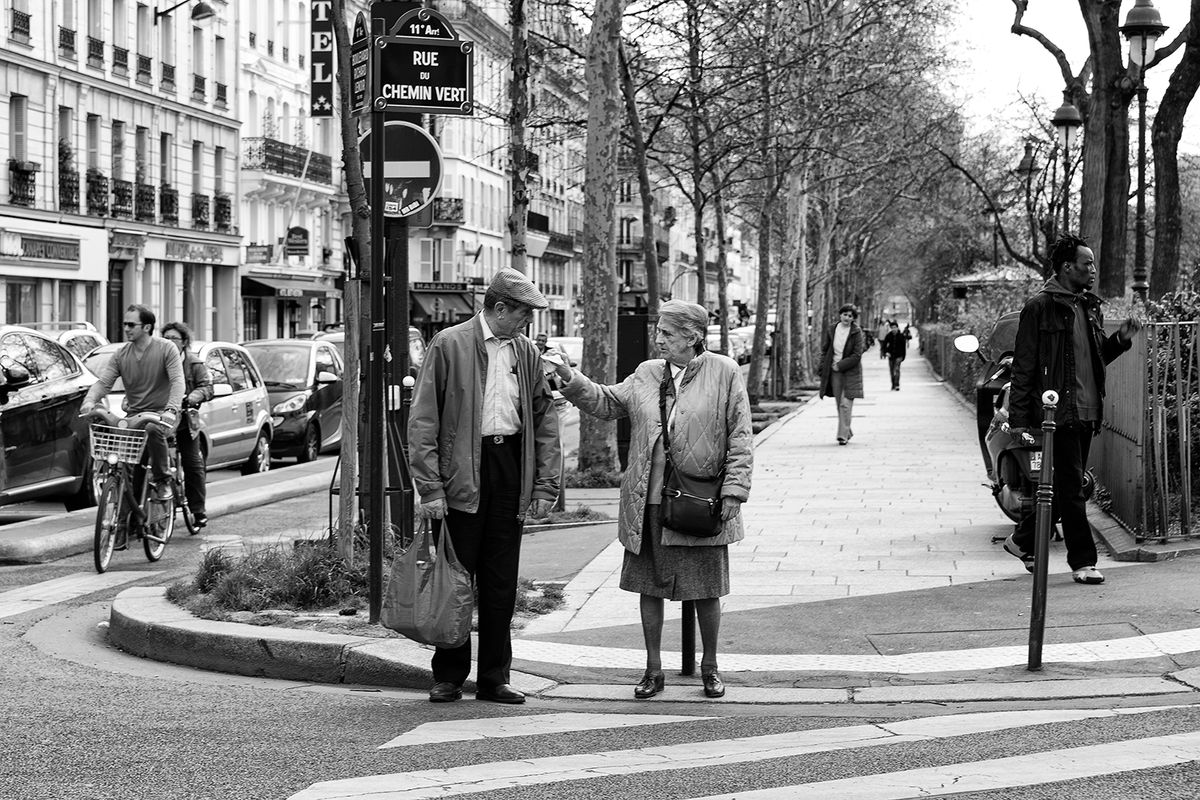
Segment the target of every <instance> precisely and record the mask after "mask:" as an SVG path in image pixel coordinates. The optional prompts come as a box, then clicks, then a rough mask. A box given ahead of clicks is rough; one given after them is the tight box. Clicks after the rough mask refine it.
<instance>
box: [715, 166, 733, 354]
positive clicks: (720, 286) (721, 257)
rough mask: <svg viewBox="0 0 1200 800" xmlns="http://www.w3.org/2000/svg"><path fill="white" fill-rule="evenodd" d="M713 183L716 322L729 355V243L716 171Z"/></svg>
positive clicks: (723, 204)
mask: <svg viewBox="0 0 1200 800" xmlns="http://www.w3.org/2000/svg"><path fill="white" fill-rule="evenodd" d="M713 184H714V185H715V188H714V189H713V210H714V211H716V217H717V219H716V223H717V322H718V323H720V325H721V352H722V353H724V354H725V355H729V245H728V244H727V243H726V241H725V201H724V199H723V198H722V197H721V179H720V177H719V176H718V173H717V172H716V171H714V172H713Z"/></svg>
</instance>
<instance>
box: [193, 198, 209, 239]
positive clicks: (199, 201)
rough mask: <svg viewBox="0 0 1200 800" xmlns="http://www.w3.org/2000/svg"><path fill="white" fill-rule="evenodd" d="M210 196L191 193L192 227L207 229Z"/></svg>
mask: <svg viewBox="0 0 1200 800" xmlns="http://www.w3.org/2000/svg"><path fill="white" fill-rule="evenodd" d="M210 200H211V198H209V196H208V195H206V194H197V193H195V192H193V193H192V227H193V228H196V229H197V230H203V231H206V230H208V224H209V219H210V217H209V203H210Z"/></svg>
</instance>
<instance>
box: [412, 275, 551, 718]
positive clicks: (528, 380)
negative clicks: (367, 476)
mask: <svg viewBox="0 0 1200 800" xmlns="http://www.w3.org/2000/svg"><path fill="white" fill-rule="evenodd" d="M547 305H548V303H547V302H546V298H545V297H544V296H543V295H542V293H541V292H539V291H538V289H537V287H536V286H534V285H533V283H532V282H531V281H530V280H529V278H527V277H525V276H524V275H522V274H521V273H520V272H517V271H516V270H514V269H501V270H499V271H498V272H497V273H496V276H495V277H494V278H492V282H491V285H490V286H489V287H488V290H487V293H486V294H485V295H484V297H483V311H482V312H481V313H479V314H477V315H475V316H474V317H472V318H470V319H469V320H467V321H466V322H461V323H459V324H458V325H455V326H453V327H451V328H447V329H446V330H443V331H440V332H439V333H438V334H437V335H436V336H434V337H433V341H431V342H430V343H429V350H428V352H426V354H425V360H424V361H423V362H422V364H421V371H420V373H419V374H418V376H417V386H416V390H415V391H414V393H413V401H412V411H411V413H410V414H409V420H408V436H409V463H410V464H411V465H412V474H413V482H414V483H415V484H416V489H417V494H418V495H419V499H420V504H419V506H418V508H417V514H418V515H419V516H420V517H422V518H425V519H433V520H440V519H442V518H443V517H445V518H446V520H447V522H448V523H449V524H448V526H447V527H448V528H449V533H450V540H451V541H452V542H453V544H454V552H455V554H456V555H457V556H458V559H459V561H461V562H462V564H463V566H464V567H466V568H467V571H468V572H470V573H471V575H472V577H473V578H474V579H475V588H476V592H477V596H478V610H479V656H478V669H477V673H476V676H475V685H476V691H475V697H476V699H479V700H490V701H491V702H494V703H524V702H525V695H524V693H523V692H521V691H519V690H517V689H514V688H513V687H512V686H511V685H510V684H509V669H510V667H511V666H512V634H511V630H510V628H511V625H512V616H513V609H514V606H515V604H516V599H517V569H518V566H519V563H520V557H521V534H522V528H523V526H524V521H525V516H526V514H527V513H529V514H532V515H533V516H534V517H544V516H546V515H547V514H548V513H549V511H550V506H551V505H552V504H553V503H554V500H555V499H556V498H557V497H558V488H559V486H558V481H559V477H558V476H559V474H560V466H561V465H560V462H561V461H562V450H561V446H560V443H559V438H558V412H557V410H556V409H555V408H554V398H553V397H552V396H551V394H550V387H549V386H548V385H547V384H546V379H545V377H544V376H543V374H542V365H541V357H540V354H539V352H538V349H537V347H535V346H534V344H533V342H531V341H530V340H529V338H528V337H527V336H525V335H524V333H523V331H524V330H525V328H526V327H528V326H529V322H530V320H531V319H532V318H533V309H535V308H546V307H547ZM439 527H440V526H439ZM441 533H442V534H445V533H446V528H442V529H441ZM432 671H433V680H434V684H433V688H432V689H430V690H429V699H430V701H431V702H434V703H446V702H452V701H454V700H457V699H459V698H460V697H462V685H463V683H464V682H465V681H466V679H467V676H468V674H470V672H471V641H470V639H468V640H467V642H466V643H465V644H463V645H462V646H460V647H454V648H444V647H439V648H437V650H436V651H435V652H434V654H433V665H432Z"/></svg>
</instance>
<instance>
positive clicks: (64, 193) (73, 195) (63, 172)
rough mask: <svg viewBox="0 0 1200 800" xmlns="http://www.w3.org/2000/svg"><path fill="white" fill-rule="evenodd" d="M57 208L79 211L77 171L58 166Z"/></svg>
mask: <svg viewBox="0 0 1200 800" xmlns="http://www.w3.org/2000/svg"><path fill="white" fill-rule="evenodd" d="M58 210H59V211H69V212H71V213H72V214H78V213H79V171H78V170H74V169H69V170H68V169H63V168H62V167H61V166H60V167H59V168H58Z"/></svg>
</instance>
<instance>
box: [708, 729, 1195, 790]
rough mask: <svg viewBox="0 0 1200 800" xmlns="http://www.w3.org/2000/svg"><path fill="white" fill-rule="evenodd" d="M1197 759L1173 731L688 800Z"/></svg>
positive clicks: (1000, 785) (965, 781)
mask: <svg viewBox="0 0 1200 800" xmlns="http://www.w3.org/2000/svg"><path fill="white" fill-rule="evenodd" d="M1192 761H1200V733H1196V732H1193V733H1178V734H1171V735H1167V736H1154V737H1150V738H1147V739H1133V740H1126V741H1120V742H1108V743H1107V744H1097V745H1087V746H1084V747H1071V748H1067V749H1064V750H1051V751H1046V752H1041V753H1025V754H1023V755H1019V756H1012V757H1009V758H993V759H988V760H986V761H973V762H966V763H962V764H947V765H945V766H941V767H927V768H924V769H910V770H904V771H901V772H888V773H884V774H881V775H863V776H860V777H857V778H841V779H839V780H833V781H821V782H819V783H802V784H798V785H794V786H779V787H776V788H773V789H756V790H750V791H742V792H737V793H735V794H715V795H706V796H705V797H702V798H692V800H799V799H800V798H808V797H812V798H818V797H819V798H821V800H914V799H915V798H921V797H938V796H942V795H949V794H953V795H958V794H962V793H966V792H986V791H994V790H996V789H1010V788H1016V787H1020V786H1042V785H1045V784H1054V783H1060V782H1063V781H1071V780H1080V779H1085V778H1094V777H1096V776H1098V775H1112V774H1114V773H1118V772H1131V771H1133V770H1138V769H1153V768H1155V767H1169V766H1172V765H1174V764H1186V763H1189V762H1192Z"/></svg>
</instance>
